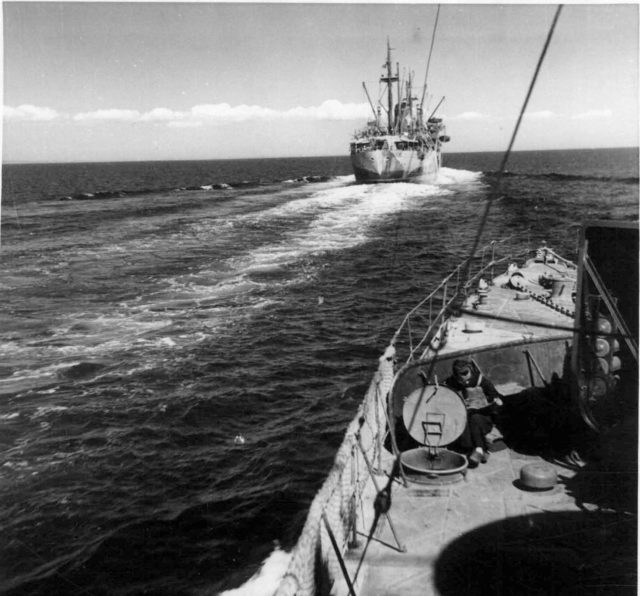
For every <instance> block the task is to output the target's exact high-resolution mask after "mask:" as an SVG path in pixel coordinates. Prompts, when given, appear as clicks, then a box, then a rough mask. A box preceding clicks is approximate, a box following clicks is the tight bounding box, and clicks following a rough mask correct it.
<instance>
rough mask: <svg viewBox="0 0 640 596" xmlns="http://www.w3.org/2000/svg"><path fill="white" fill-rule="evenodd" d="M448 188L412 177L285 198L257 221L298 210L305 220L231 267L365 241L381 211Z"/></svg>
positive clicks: (267, 264)
mask: <svg viewBox="0 0 640 596" xmlns="http://www.w3.org/2000/svg"><path fill="white" fill-rule="evenodd" d="M451 192H452V191H450V190H449V189H446V188H442V187H440V186H438V185H427V184H414V183H394V184H382V185H372V184H363V185H348V186H344V185H343V186H341V187H337V188H331V189H326V190H322V191H319V192H316V193H314V194H313V195H311V196H309V197H306V198H302V199H296V200H293V201H289V202H287V203H285V204H282V205H278V206H277V207H273V208H271V209H267V210H265V211H263V212H261V213H260V214H258V215H257V216H255V217H256V221H257V223H259V222H260V220H266V221H269V220H272V219H276V218H285V217H291V216H294V215H295V216H301V215H302V216H306V217H307V218H308V220H309V224H308V226H307V227H306V228H304V229H301V230H299V231H298V230H295V231H291V232H289V233H287V234H285V237H284V239H283V240H282V241H280V242H278V243H274V244H268V245H263V246H260V247H259V248H257V249H254V250H252V251H251V252H250V253H248V254H247V255H244V256H243V257H241V258H236V259H235V260H234V261H235V262H234V268H235V269H236V270H237V271H240V272H242V273H244V274H250V273H253V272H256V271H269V270H276V269H277V268H278V267H281V266H284V265H287V264H290V263H293V262H295V261H296V260H298V259H300V258H303V257H305V256H308V255H311V254H320V253H324V252H335V251H340V250H345V249H348V248H352V247H354V246H357V245H359V244H363V243H365V242H367V241H368V240H369V239H370V237H371V230H372V228H373V226H374V225H375V224H377V223H379V222H380V221H381V220H383V219H384V218H385V217H387V216H389V215H392V214H394V213H401V212H403V211H405V210H407V209H412V208H416V207H417V206H420V205H422V206H423V205H424V203H425V202H427V203H428V201H429V200H435V199H438V198H439V197H443V196H446V195H447V194H450V193H451ZM427 208H428V207H427Z"/></svg>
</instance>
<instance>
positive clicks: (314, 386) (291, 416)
mask: <svg viewBox="0 0 640 596" xmlns="http://www.w3.org/2000/svg"><path fill="white" fill-rule="evenodd" d="M501 157H502V156H501V154H497V153H496V154H488V153H486V154H481V153H473V154H455V155H445V157H444V165H445V167H444V168H443V170H442V171H441V175H440V180H439V182H438V184H436V185H428V184H405V183H399V184H391V185H370V186H365V185H357V184H355V183H354V181H353V177H352V175H351V174H350V166H349V160H348V158H346V157H334V158H305V159H273V160H235V161H199V162H165V163H157V162H156V163H108V164H64V165H62V164H60V165H54V164H51V165H4V166H3V171H2V237H1V260H0V294H1V295H0V305H1V306H0V453H1V458H0V593H1V594H10V595H12V596H14V595H27V594H29V595H47V596H54V595H69V596H76V595H80V594H83V595H106V594H109V595H112V594H116V595H125V594H127V595H132V594H154V595H183V594H184V595H203V594H217V593H219V592H222V591H224V590H230V591H231V592H230V594H238V595H240V594H245V595H246V594H260V593H268V590H267V588H266V587H265V586H266V585H267V583H268V581H267V579H265V578H263V579H262V580H261V581H262V583H261V584H260V583H256V582H251V581H249V582H248V580H250V578H251V576H252V575H253V574H254V573H255V572H256V571H258V570H259V569H260V568H261V566H262V565H263V563H264V562H265V561H267V562H266V563H265V565H264V568H263V572H264V573H265V574H267V575H268V573H267V572H272V573H274V574H277V572H278V569H280V570H282V565H285V564H286V552H287V550H288V549H290V548H291V546H292V544H293V543H294V542H295V539H296V537H297V534H298V532H299V531H300V529H301V527H302V523H303V521H304V517H305V514H306V509H307V508H308V506H309V504H310V502H311V499H312V498H313V496H314V494H315V492H316V490H317V489H318V488H319V487H320V485H321V483H322V480H323V479H324V476H325V474H326V473H327V471H328V470H329V468H330V467H331V464H332V462H333V457H334V453H335V450H336V448H337V447H338V445H339V443H340V441H341V439H342V436H343V433H344V430H345V427H346V424H347V423H348V421H349V420H350V419H351V417H352V416H353V415H354V413H355V411H356V408H357V405H358V403H359V401H360V400H361V398H362V396H363V394H364V391H365V389H366V387H367V386H368V383H369V380H370V377H371V375H372V374H373V372H374V370H375V368H376V365H377V358H378V356H379V355H380V353H381V351H382V350H383V349H384V347H385V346H386V344H387V342H388V341H389V339H390V337H391V334H392V333H393V331H394V330H395V328H396V327H397V326H398V325H399V323H400V321H401V318H402V316H403V315H404V312H405V310H406V309H407V308H409V307H411V306H413V305H414V304H415V303H416V302H417V301H418V300H419V299H420V298H421V297H422V296H423V294H424V293H426V292H427V291H428V289H429V287H430V286H431V285H432V284H434V283H436V282H437V281H439V280H440V278H441V277H442V276H444V274H446V273H447V272H448V271H449V270H450V269H451V268H453V267H454V266H455V265H456V264H457V263H458V261H459V260H460V259H461V258H462V257H464V256H466V254H467V253H468V251H469V250H470V247H471V245H472V243H473V240H474V237H475V234H476V231H477V228H478V223H479V219H480V215H481V213H482V210H483V208H484V204H485V199H486V197H487V195H488V190H489V185H490V183H491V182H492V180H493V179H494V176H495V172H496V170H497V169H498V167H499V163H500V159H501ZM508 170H509V171H508V174H507V176H505V178H504V179H503V182H504V184H503V192H502V193H501V195H500V198H499V199H498V200H496V201H495V202H494V204H493V207H492V211H491V215H490V217H489V221H488V225H487V228H486V231H485V234H484V237H483V239H484V241H486V242H489V241H491V240H494V239H500V238H502V237H504V236H511V235H512V236H513V240H512V242H513V243H523V244H526V243H528V244H529V245H531V246H534V245H537V244H538V243H539V242H540V241H541V240H546V241H547V243H548V245H549V246H550V247H551V248H553V249H555V250H556V251H558V252H560V253H561V254H563V255H565V256H568V257H569V258H575V250H576V243H577V239H578V232H579V226H580V224H581V222H584V221H586V220H592V219H616V220H637V218H638V151H637V150H636V149H603V150H590V151H545V152H519V153H514V154H513V155H512V156H511V158H510V161H509V165H508ZM236 436H241V437H243V438H244V443H242V441H237V440H236ZM247 582H248V583H247ZM265 582H267V583H265ZM243 585H244V587H242V588H240V589H239V590H233V588H237V587H239V586H243Z"/></svg>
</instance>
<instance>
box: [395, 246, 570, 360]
mask: <svg viewBox="0 0 640 596" xmlns="http://www.w3.org/2000/svg"><path fill="white" fill-rule="evenodd" d="M510 239H511V238H505V239H504V240H501V241H494V242H491V243H490V244H488V245H486V246H484V247H483V248H481V249H479V250H478V252H477V253H476V255H475V256H474V257H472V258H467V259H465V260H464V261H463V262H462V263H460V264H459V265H458V266H457V267H456V268H455V269H454V270H453V271H452V272H451V273H450V274H449V275H447V276H446V277H445V278H444V279H443V280H442V281H441V282H440V283H439V284H438V286H437V287H436V288H435V289H434V290H433V291H432V292H431V293H430V294H429V295H428V296H426V297H425V298H423V299H422V300H421V301H420V302H419V303H418V304H417V305H416V306H414V307H413V308H412V309H411V310H410V311H409V312H408V313H407V314H406V315H405V317H404V319H403V320H402V322H401V323H400V326H399V327H398V329H397V330H396V332H395V333H394V335H393V339H392V340H391V345H393V346H396V348H397V349H399V350H400V349H401V348H400V346H404V350H406V355H405V354H402V355H401V357H402V358H403V359H405V358H406V362H411V361H413V360H415V359H416V357H420V356H421V355H422V354H424V352H425V350H427V349H428V347H429V345H432V343H436V342H438V341H439V339H440V338H439V337H438V332H439V329H440V326H441V325H442V323H443V322H444V320H445V319H446V318H447V316H448V314H450V313H451V312H452V311H454V310H455V309H457V308H460V307H461V306H462V304H463V302H464V300H465V299H466V298H467V296H468V295H469V294H470V293H472V292H473V291H474V290H475V288H476V287H477V285H478V282H479V281H480V279H485V281H486V282H487V283H491V280H492V279H493V278H494V277H495V276H496V272H500V269H501V268H503V269H504V270H505V271H506V267H507V265H508V264H509V263H510V262H513V261H515V260H517V259H522V258H523V257H527V256H529V255H532V254H533V251H531V250H529V249H526V250H520V251H518V252H509V253H507V254H504V252H505V251H504V250H503V246H504V244H505V243H506V242H507V241H509V240H510ZM545 250H548V249H545ZM548 252H549V254H550V255H551V254H552V251H550V250H548ZM553 254H554V256H556V255H555V253H553ZM558 258H560V257H558ZM563 260H564V259H563ZM404 350H403V351H404Z"/></svg>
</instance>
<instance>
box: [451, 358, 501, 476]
mask: <svg viewBox="0 0 640 596" xmlns="http://www.w3.org/2000/svg"><path fill="white" fill-rule="evenodd" d="M446 384H447V385H448V386H449V387H451V388H452V389H454V390H455V391H457V392H458V393H459V394H460V396H461V397H462V399H463V400H464V404H465V406H466V408H467V426H466V428H465V429H464V432H463V433H462V435H461V436H460V439H459V444H460V446H461V447H462V448H463V449H465V450H466V451H467V452H468V453H469V467H471V468H475V467H476V466H477V465H478V464H479V463H480V462H482V463H483V464H484V463H486V462H487V461H488V459H489V451H488V445H487V440H486V438H485V435H487V434H488V433H489V432H491V429H492V428H493V424H494V421H493V417H494V415H495V409H496V406H501V405H502V399H501V398H502V395H500V393H498V390H497V389H496V388H495V387H494V385H493V383H492V382H491V381H490V380H489V379H487V378H485V377H483V375H482V373H481V372H480V371H479V370H478V368H477V366H476V365H475V363H473V362H472V361H470V360H462V359H461V360H456V361H455V362H454V363H453V374H452V375H451V376H450V377H449V378H448V379H447V380H446Z"/></svg>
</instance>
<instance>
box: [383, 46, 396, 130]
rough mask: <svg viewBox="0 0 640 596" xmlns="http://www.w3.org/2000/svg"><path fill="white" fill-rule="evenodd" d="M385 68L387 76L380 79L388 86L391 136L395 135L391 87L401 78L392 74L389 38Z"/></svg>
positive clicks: (388, 127)
mask: <svg viewBox="0 0 640 596" xmlns="http://www.w3.org/2000/svg"><path fill="white" fill-rule="evenodd" d="M385 67H386V69H387V76H386V77H385V76H382V77H380V81H381V82H383V83H386V84H387V106H388V110H389V111H388V112H387V116H388V126H387V129H388V131H389V134H393V120H392V115H393V88H392V87H391V83H395V82H396V81H397V80H398V78H399V76H398V73H396V76H393V75H392V73H391V45H390V44H389V38H387V62H386V63H385Z"/></svg>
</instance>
